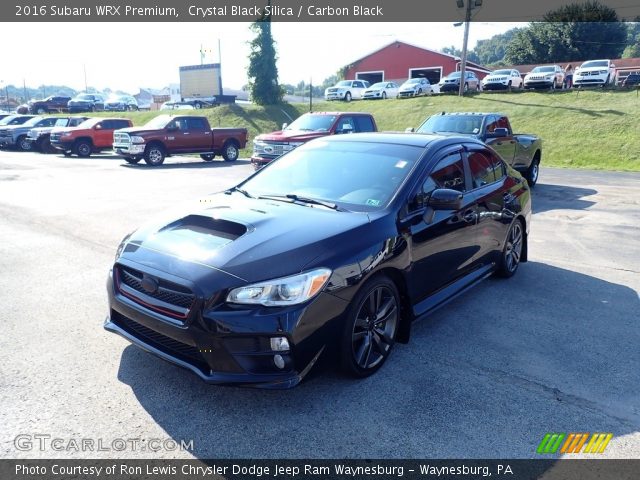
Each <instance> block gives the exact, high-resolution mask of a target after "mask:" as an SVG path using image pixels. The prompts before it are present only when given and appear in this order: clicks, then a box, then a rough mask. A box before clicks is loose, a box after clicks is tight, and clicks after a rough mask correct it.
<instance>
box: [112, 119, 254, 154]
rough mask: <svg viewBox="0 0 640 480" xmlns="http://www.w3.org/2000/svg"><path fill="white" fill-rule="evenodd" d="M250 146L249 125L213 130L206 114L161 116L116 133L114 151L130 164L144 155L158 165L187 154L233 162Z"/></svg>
mask: <svg viewBox="0 0 640 480" xmlns="http://www.w3.org/2000/svg"><path fill="white" fill-rule="evenodd" d="M246 145H247V129H246V128H213V129H212V128H211V127H210V126H209V121H208V120H207V118H206V117H196V116H190V115H177V116H170V115H160V116H158V117H155V118H154V119H152V120H151V121H149V122H148V123H147V124H146V125H144V126H142V127H136V128H125V129H124V130H119V131H117V132H115V133H114V134H113V149H114V151H115V152H116V153H117V154H118V155H121V156H122V157H123V158H124V159H125V160H126V161H127V162H128V163H138V162H139V161H140V160H142V159H143V158H144V161H145V162H146V163H147V164H149V165H154V166H155V165H161V164H162V162H164V159H165V158H166V157H168V156H171V155H173V154H183V153H199V154H200V158H202V159H203V160H204V161H206V162H210V161H211V160H213V159H214V158H215V156H216V155H222V158H224V159H225V161H227V162H233V161H235V160H237V159H238V156H239V154H240V149H242V148H244V147H245V146H246Z"/></svg>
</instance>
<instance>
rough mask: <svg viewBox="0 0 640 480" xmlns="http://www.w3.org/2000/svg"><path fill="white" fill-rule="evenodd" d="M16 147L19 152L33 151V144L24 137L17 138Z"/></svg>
mask: <svg viewBox="0 0 640 480" xmlns="http://www.w3.org/2000/svg"><path fill="white" fill-rule="evenodd" d="M16 146H17V147H18V150H20V151H21V152H30V151H31V150H33V143H31V142H30V141H29V140H27V136H26V135H22V136H20V137H18V140H17V141H16Z"/></svg>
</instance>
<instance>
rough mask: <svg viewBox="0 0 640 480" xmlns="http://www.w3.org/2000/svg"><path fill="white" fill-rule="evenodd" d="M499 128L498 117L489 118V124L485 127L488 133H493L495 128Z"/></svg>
mask: <svg viewBox="0 0 640 480" xmlns="http://www.w3.org/2000/svg"><path fill="white" fill-rule="evenodd" d="M496 128H498V122H497V121H496V117H493V116H492V117H489V118H487V126H486V127H485V132H486V133H493V132H494V131H495V129H496Z"/></svg>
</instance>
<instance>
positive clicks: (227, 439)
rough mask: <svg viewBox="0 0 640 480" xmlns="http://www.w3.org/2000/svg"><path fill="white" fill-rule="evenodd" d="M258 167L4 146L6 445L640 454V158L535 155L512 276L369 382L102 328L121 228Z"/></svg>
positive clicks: (0, 385)
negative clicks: (595, 445) (273, 381)
mask: <svg viewBox="0 0 640 480" xmlns="http://www.w3.org/2000/svg"><path fill="white" fill-rule="evenodd" d="M251 172H252V169H251V166H250V165H249V163H248V161H246V160H239V161H237V162H234V163H227V162H223V161H221V160H216V161H214V162H211V163H205V162H202V161H200V160H199V159H198V158H187V157H182V158H175V159H174V158H170V159H168V160H167V163H166V164H165V165H163V166H162V167H159V168H150V167H147V166H145V165H144V164H141V165H138V166H130V165H125V164H123V162H122V160H120V159H118V158H116V157H114V156H110V155H98V156H95V157H92V158H90V159H78V158H75V157H73V158H64V157H61V156H57V155H40V154H31V153H18V152H9V151H0V306H1V310H0V312H1V313H0V324H1V325H2V334H1V335H0V424H1V425H2V428H1V429H0V432H1V434H0V456H1V457H4V458H16V457H18V458H65V457H70V458H137V457H139V458H192V457H198V458H536V457H537V455H536V453H535V450H536V447H537V445H538V444H539V442H540V440H541V439H542V437H543V436H544V434H545V433H547V432H611V433H613V434H614V438H613V440H612V441H611V443H610V445H609V446H608V448H607V450H606V452H605V453H604V454H603V456H605V457H610V458H631V457H632V458H640V381H639V380H640V349H639V347H638V346H639V345H640V328H639V327H640V322H639V321H640V297H639V295H638V292H639V291H640V226H639V225H640V174H637V173H633V174H632V173H607V172H591V171H577V170H559V169H550V168H543V169H542V172H541V175H540V181H539V184H538V185H537V187H536V188H535V190H534V194H533V204H534V215H533V220H532V225H531V235H530V240H529V241H530V243H529V245H530V253H529V260H530V261H529V263H527V264H523V265H521V268H520V270H519V271H518V273H517V275H516V276H515V277H514V278H512V279H509V280H498V279H489V280H487V281H485V282H483V283H482V284H481V285H480V286H478V287H477V288H475V289H473V290H472V291H470V292H468V293H466V294H464V295H463V296H461V297H459V298H458V299H456V300H455V301H454V302H452V303H451V304H449V305H448V306H447V307H445V308H444V309H441V310H439V311H438V312H437V313H435V314H433V315H431V316H430V317H428V318H427V319H425V320H423V321H421V322H419V323H417V324H416V325H415V326H414V328H413V331H412V338H411V342H410V343H409V344H407V345H402V344H400V345H397V346H396V349H395V350H394V352H393V354H392V356H391V357H390V359H389V361H388V362H387V364H386V365H385V366H384V368H383V369H381V370H380V371H379V372H378V373H377V374H375V375H374V376H372V377H370V378H367V379H365V380H361V381H354V380H352V379H349V378H346V377H344V376H342V375H341V374H340V373H339V372H336V371H335V370H334V369H333V368H332V366H331V364H325V365H321V367H320V368H319V369H317V370H316V371H315V372H313V374H312V375H311V376H310V377H309V378H308V379H306V380H305V381H304V382H303V383H302V384H301V385H299V386H298V387H296V388H295V389H293V390H287V391H263V390H254V389H247V388H237V387H221V386H211V385H207V384H204V383H203V382H201V381H200V380H199V379H198V378H197V377H196V376H194V375H193V374H192V373H190V372H188V371H186V370H183V369H181V368H179V367H176V366H174V365H172V364H169V363H166V362H164V361H162V360H159V359H158V358H156V357H154V356H152V355H150V354H148V353H146V352H144V351H142V350H140V349H138V348H136V347H134V346H131V345H130V344H128V343H127V342H126V341H125V340H124V339H122V338H120V337H118V336H116V335H113V334H109V333H107V332H106V331H104V330H103V328H102V323H103V321H104V318H105V315H106V313H107V304H106V291H105V283H106V279H107V273H108V270H109V267H110V264H111V262H112V261H113V258H114V254H115V249H116V247H117V245H118V243H119V241H120V239H121V238H122V237H123V236H124V235H125V234H127V233H129V232H130V231H131V230H133V229H134V228H136V227H137V226H138V225H140V224H142V223H143V222H145V221H147V220H148V219H149V218H151V217H153V216H155V215H159V214H164V213H166V212H167V211H168V210H171V209H173V208H177V207H183V206H186V205H196V204H197V203H198V199H199V198H200V197H201V196H203V195H205V194H207V193H211V192H214V191H218V190H222V189H224V188H227V187H229V186H232V185H233V184H234V183H235V182H237V181H238V180H240V179H242V178H244V177H246V176H247V175H249V174H250V173H251ZM35 435H44V437H34V436H35ZM16 438H18V440H16ZM54 438H56V439H60V441H59V442H57V443H56V446H57V447H58V448H54V447H53V446H52V445H51V443H52V442H51V441H52V440H53V439H54ZM82 439H85V440H87V439H88V440H92V441H94V442H96V443H94V444H93V445H94V448H93V449H90V448H88V447H87V448H81V449H80V451H77V450H76V449H75V448H74V445H77V444H76V443H75V442H74V441H78V442H79V441H81V440H82ZM121 439H122V440H125V441H127V442H128V443H127V445H128V446H127V447H126V448H125V449H122V450H120V449H119V446H121V443H119V440H121ZM134 439H140V441H139V442H138V443H137V444H136V447H135V449H134V448H133V444H134V443H136V442H135V441H132V440H134ZM151 439H157V440H159V441H160V445H161V446H162V448H161V449H159V450H158V451H155V450H157V445H158V442H155V443H154V445H155V447H154V448H152V446H151V445H150V443H149V441H150V440H151ZM29 440H31V442H30V443H29ZM72 440H73V441H72ZM171 441H174V442H177V443H178V444H179V443H180V442H183V443H184V444H185V445H186V446H187V447H192V448H186V449H184V450H180V449H176V448H172V447H173V443H171ZM97 442H100V444H101V445H102V447H103V450H100V451H97V449H96V446H97V444H98V443H97ZM84 445H85V446H87V445H88V443H86V442H85V444H84Z"/></svg>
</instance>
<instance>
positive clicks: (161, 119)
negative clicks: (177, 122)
mask: <svg viewBox="0 0 640 480" xmlns="http://www.w3.org/2000/svg"><path fill="white" fill-rule="evenodd" d="M172 118H173V117H170V116H169V115H159V116H157V117H155V118H152V119H151V120H149V121H148V122H147V123H145V124H144V127H145V128H164V127H166V126H167V124H168V123H169V122H170V121H171V119H172Z"/></svg>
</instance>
